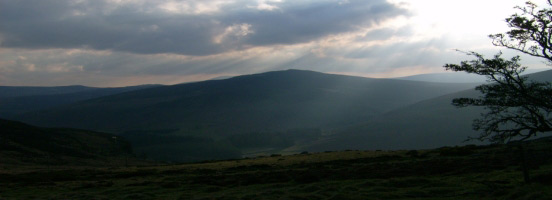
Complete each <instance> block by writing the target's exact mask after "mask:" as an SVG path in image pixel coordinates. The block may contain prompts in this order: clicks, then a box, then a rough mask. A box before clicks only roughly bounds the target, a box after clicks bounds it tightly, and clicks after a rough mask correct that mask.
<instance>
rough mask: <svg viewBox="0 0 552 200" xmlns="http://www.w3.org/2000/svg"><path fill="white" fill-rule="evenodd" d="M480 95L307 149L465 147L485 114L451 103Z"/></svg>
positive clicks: (393, 117) (432, 102)
mask: <svg viewBox="0 0 552 200" xmlns="http://www.w3.org/2000/svg"><path fill="white" fill-rule="evenodd" d="M528 77H529V78H530V79H532V80H537V81H552V70H548V71H543V72H538V73H534V74H530V75H528ZM479 95H480V93H479V92H477V91H475V90H473V89H470V90H466V91H461V92H457V93H453V94H448V95H444V96H440V97H436V98H433V99H428V100H424V101H421V102H418V103H415V104H412V105H409V106H406V107H403V108H399V109H396V110H393V111H391V112H388V113H385V114H383V115H380V116H378V117H375V118H372V119H370V120H368V121H366V122H365V123H362V124H359V125H356V126H352V127H349V128H347V129H345V130H343V131H342V132H340V133H338V134H335V135H333V136H331V137H330V138H327V139H326V140H324V141H320V142H318V143H314V144H312V145H310V146H308V147H304V148H305V149H307V150H311V151H324V150H343V149H419V148H437V147H440V146H445V145H461V144H466V143H463V141H464V140H466V139H467V138H468V137H469V136H472V137H475V136H478V135H479V133H478V132H476V131H474V130H472V126H471V124H472V121H473V120H474V119H476V118H478V117H479V116H480V113H483V112H485V111H484V110H483V108H478V107H467V108H456V107H454V106H453V105H452V104H451V102H452V99H454V98H460V97H477V96H479ZM473 142H474V141H471V142H470V143H473Z"/></svg>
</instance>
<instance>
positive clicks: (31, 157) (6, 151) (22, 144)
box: [0, 119, 132, 165]
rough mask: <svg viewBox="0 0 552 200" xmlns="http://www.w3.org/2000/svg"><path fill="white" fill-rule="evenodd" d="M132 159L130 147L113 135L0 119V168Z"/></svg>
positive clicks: (103, 162)
mask: <svg viewBox="0 0 552 200" xmlns="http://www.w3.org/2000/svg"><path fill="white" fill-rule="evenodd" d="M131 155H132V150H131V146H130V143H129V142H127V141H126V140H124V139H123V138H121V137H119V136H115V135H112V134H107V133H99V132H93V131H85V130H78V129H63V128H40V127H35V126H30V125H27V124H24V123H21V122H16V121H10V120H4V119H0V165H24V164H29V165H37V164H38V165H90V164H93V165H106V164H114V162H116V161H119V162H121V161H122V160H124V159H127V158H129V157H132V156H131Z"/></svg>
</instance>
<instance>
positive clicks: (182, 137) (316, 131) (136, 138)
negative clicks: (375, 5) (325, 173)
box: [14, 70, 475, 162]
mask: <svg viewBox="0 0 552 200" xmlns="http://www.w3.org/2000/svg"><path fill="white" fill-rule="evenodd" d="M474 86H475V84H473V83H428V82H420V81H405V80H391V79H370V78H362V77H353V76H344V75H333V74H324V73H319V72H313V71H301V70H287V71H275V72H267V73H262V74H252V75H244V76H238V77H233V78H229V79H224V80H209V81H203V82H194V83H185V84H178V85H171V86H159V87H154V88H146V89H141V90H135V91H130V92H125V93H119V94H115V95H109V96H104V97H100V98H95V99H89V100H85V101H79V102H76V103H73V104H68V105H62V106H58V107H55V108H51V109H47V110H42V111H38V112H30V113H26V114H23V115H18V116H16V117H14V118H15V119H17V120H20V121H24V122H27V123H30V124H34V125H39V126H47V127H71V128H80V129H90V130H96V131H104V132H110V133H116V134H119V135H123V136H124V137H125V138H127V139H128V140H129V141H131V143H132V144H133V148H134V150H135V152H136V153H137V154H138V155H143V156H146V157H148V158H152V159H156V160H170V161H178V162H190V161H199V160H211V159H230V158H239V157H242V156H254V155H259V154H273V153H279V152H280V150H282V149H286V148H290V147H293V146H297V145H298V144H303V143H310V142H312V141H316V140H318V139H319V138H321V137H322V136H323V135H327V134H331V133H332V131H333V130H336V129H340V128H344V127H349V126H352V125H354V124H358V123H362V122H365V121H366V120H367V119H370V118H373V117H375V116H379V115H381V114H382V113H386V112H389V111H391V110H394V109H397V108H400V107H404V106H406V105H409V104H412V103H415V102H419V101H422V100H424V99H430V98H433V97H437V96H441V95H444V94H448V93H453V92H457V91H461V90H465V89H468V88H473V87H474Z"/></svg>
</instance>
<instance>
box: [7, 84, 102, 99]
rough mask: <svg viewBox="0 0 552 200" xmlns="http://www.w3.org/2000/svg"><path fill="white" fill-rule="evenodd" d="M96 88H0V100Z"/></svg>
mask: <svg viewBox="0 0 552 200" xmlns="http://www.w3.org/2000/svg"><path fill="white" fill-rule="evenodd" d="M94 89H96V88H93V87H86V86H82V85H70V86H55V87H32V86H0V98H6V97H21V96H35V95H53V94H67V93H74V92H83V91H87V90H94Z"/></svg>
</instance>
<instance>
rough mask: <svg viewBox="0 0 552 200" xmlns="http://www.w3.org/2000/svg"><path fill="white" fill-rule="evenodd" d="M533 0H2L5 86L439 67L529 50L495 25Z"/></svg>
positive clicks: (399, 72)
mask: <svg viewBox="0 0 552 200" xmlns="http://www.w3.org/2000/svg"><path fill="white" fill-rule="evenodd" d="M541 1H542V2H544V1H543V0H538V1H533V2H535V3H537V4H542V2H541ZM524 2H525V1H520V0H508V1H504V0H484V1H482V0H446V1H443V0H293V1H291V0H184V1H182V0H0V85H4V86H59V85H86V86H95V87H119V86H129V85H140V84H177V83H183V82H191V81H200V80H207V79H212V78H216V77H223V76H236V75H242V74H254V73H261V72H267V71H276V70H286V69H304V70H313V71H319V72H325V73H336V74H347V75H355V76H365V77H376V78H388V77H400V76H407V75H414V74H422V73H437V72H443V71H444V70H443V65H444V64H446V63H459V62H460V61H462V60H467V59H470V57H468V56H466V55H464V54H462V53H460V52H458V51H456V50H455V49H460V50H464V51H476V52H479V53H481V54H484V55H488V56H489V57H490V56H492V55H494V54H496V53H497V52H499V51H503V52H504V55H505V56H510V57H511V56H514V55H517V54H518V53H516V52H513V51H509V50H506V49H503V48H498V47H494V46H493V45H492V44H491V39H489V38H488V35H489V34H494V33H502V32H505V31H507V30H508V27H507V25H506V23H505V22H504V19H505V18H506V17H508V16H510V15H511V14H513V13H515V12H517V11H516V9H514V7H515V6H516V5H524ZM522 62H523V63H524V65H526V66H528V67H530V68H545V67H549V66H546V65H545V64H544V63H543V60H539V59H537V58H533V57H528V56H522Z"/></svg>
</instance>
